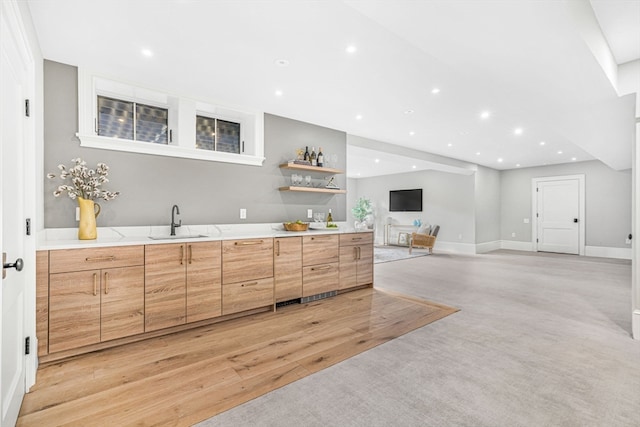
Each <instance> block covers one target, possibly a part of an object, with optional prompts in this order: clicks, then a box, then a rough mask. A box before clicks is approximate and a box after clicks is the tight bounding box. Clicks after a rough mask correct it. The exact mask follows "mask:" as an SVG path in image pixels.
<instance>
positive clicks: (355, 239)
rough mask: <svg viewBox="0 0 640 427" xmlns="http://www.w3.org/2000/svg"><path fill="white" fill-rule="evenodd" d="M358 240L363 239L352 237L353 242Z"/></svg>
mask: <svg viewBox="0 0 640 427" xmlns="http://www.w3.org/2000/svg"><path fill="white" fill-rule="evenodd" d="M357 240H362V237H352V238H351V241H352V242H355V241H357Z"/></svg>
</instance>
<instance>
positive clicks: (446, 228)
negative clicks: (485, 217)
mask: <svg viewBox="0 0 640 427" xmlns="http://www.w3.org/2000/svg"><path fill="white" fill-rule="evenodd" d="M413 188H422V190H423V193H422V197H423V202H422V207H423V211H422V212H389V191H390V190H406V189H413ZM352 197H353V196H352ZM358 197H366V198H368V199H371V201H372V202H373V205H374V207H375V216H376V231H375V235H376V242H377V243H382V242H383V233H384V225H385V224H386V223H387V220H388V218H391V221H392V223H393V224H409V225H410V224H412V223H413V221H414V220H415V219H420V220H422V222H427V223H429V224H431V225H434V224H438V225H440V233H439V235H438V240H439V241H440V242H455V243H474V242H475V215H474V210H475V200H474V176H473V175H457V174H451V173H446V172H437V171H420V172H410V173H403V174H396V175H385V176H379V177H373V178H361V179H358V180H357V190H356V196H355V198H358ZM349 213H350V211H349Z"/></svg>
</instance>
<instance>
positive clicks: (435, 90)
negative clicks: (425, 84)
mask: <svg viewBox="0 0 640 427" xmlns="http://www.w3.org/2000/svg"><path fill="white" fill-rule="evenodd" d="M431 93H433V94H434V95H435V94H436V93H440V89H438V88H437V87H434V88H433V89H431Z"/></svg>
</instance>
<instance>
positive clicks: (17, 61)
mask: <svg viewBox="0 0 640 427" xmlns="http://www.w3.org/2000/svg"><path fill="white" fill-rule="evenodd" d="M3 3H4V2H3ZM7 19H9V18H8V17H7V14H6V13H2V14H0V20H1V22H0V32H1V33H0V36H1V37H0V93H1V94H2V96H1V97H0V120H2V126H0V161H1V166H2V171H1V172H0V188H2V196H0V220H1V222H2V229H1V230H0V245H1V246H2V247H1V249H2V252H4V253H6V254H7V259H6V261H4V262H6V263H15V262H16V260H18V259H20V258H25V254H24V247H25V244H24V239H25V236H24V225H23V221H24V208H25V200H24V167H23V165H24V159H23V153H24V147H25V146H26V134H27V132H26V129H27V128H26V125H27V124H26V118H25V114H24V111H25V110H24V108H25V94H26V93H27V91H28V78H29V77H28V76H29V70H28V68H27V67H28V65H26V64H25V61H24V55H23V51H21V50H20V49H19V46H20V44H19V43H17V42H16V39H15V38H14V34H12V33H11V31H10V28H12V27H14V26H15V25H14V23H13V22H8V21H7ZM3 273H6V277H3V279H2V284H1V286H0V302H1V304H2V305H1V307H2V315H1V316H0V334H1V337H0V357H1V367H0V383H1V392H2V394H1V395H0V410H1V413H0V417H1V418H0V425H1V426H13V425H15V422H16V420H17V417H18V412H19V410H20V405H21V404H22V398H23V396H24V393H25V388H26V385H25V372H26V360H27V359H26V356H25V337H26V335H27V334H26V326H25V325H26V319H25V289H26V274H25V273H24V272H22V273H21V272H19V271H17V269H16V268H4V266H3ZM3 276H4V274H3Z"/></svg>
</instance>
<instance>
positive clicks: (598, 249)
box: [584, 246, 631, 259]
mask: <svg viewBox="0 0 640 427" xmlns="http://www.w3.org/2000/svg"><path fill="white" fill-rule="evenodd" d="M584 255H585V256H594V257H599V258H620V259H631V248H609V247H606V246H585V248H584Z"/></svg>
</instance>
